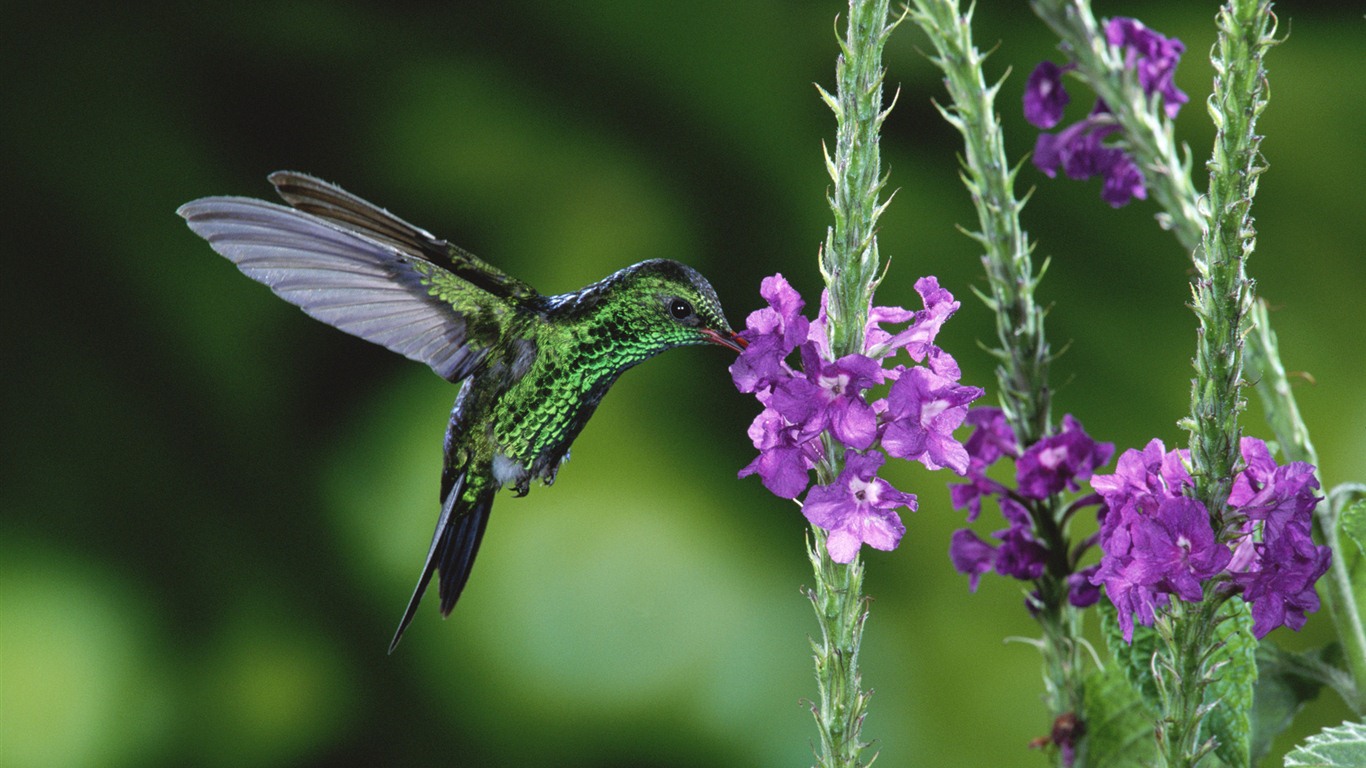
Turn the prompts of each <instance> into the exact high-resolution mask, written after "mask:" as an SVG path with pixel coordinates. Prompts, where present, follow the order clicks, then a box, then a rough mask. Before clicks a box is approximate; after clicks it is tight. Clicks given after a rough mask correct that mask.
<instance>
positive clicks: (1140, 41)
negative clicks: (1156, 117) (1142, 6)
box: [1043, 17, 1189, 127]
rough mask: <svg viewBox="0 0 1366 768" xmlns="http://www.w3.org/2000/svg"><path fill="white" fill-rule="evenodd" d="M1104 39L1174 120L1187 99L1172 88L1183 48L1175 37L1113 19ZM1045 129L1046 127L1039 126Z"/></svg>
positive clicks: (1145, 91) (1137, 23) (1135, 21)
mask: <svg viewBox="0 0 1366 768" xmlns="http://www.w3.org/2000/svg"><path fill="white" fill-rule="evenodd" d="M1105 39H1106V40H1108V41H1109V43H1110V45H1113V46H1115V47H1118V48H1123V49H1124V66H1125V68H1127V69H1130V70H1133V71H1135V72H1137V73H1138V84H1139V85H1140V86H1141V87H1142V88H1143V92H1144V93H1146V94H1148V95H1149V96H1151V95H1153V94H1159V95H1161V96H1162V102H1163V108H1164V109H1165V111H1166V113H1167V117H1169V118H1174V117H1176V113H1177V112H1179V111H1180V110H1181V105H1182V104H1185V103H1186V101H1188V100H1189V99H1188V97H1187V96H1186V94H1185V93H1183V92H1182V91H1181V90H1180V89H1179V88H1177V87H1176V83H1175V80H1174V78H1175V75H1176V65H1177V64H1179V63H1181V54H1183V53H1185V52H1186V46H1185V45H1184V44H1183V43H1182V42H1181V41H1180V40H1177V39H1176V38H1174V37H1173V38H1168V37H1164V36H1162V35H1161V34H1159V33H1157V32H1154V31H1153V30H1151V29H1148V28H1147V27H1146V26H1144V25H1143V22H1141V21H1139V20H1138V19H1129V18H1123V17H1119V18H1114V19H1111V20H1110V22H1109V23H1108V24H1106V25H1105ZM1043 127H1046V126H1043Z"/></svg>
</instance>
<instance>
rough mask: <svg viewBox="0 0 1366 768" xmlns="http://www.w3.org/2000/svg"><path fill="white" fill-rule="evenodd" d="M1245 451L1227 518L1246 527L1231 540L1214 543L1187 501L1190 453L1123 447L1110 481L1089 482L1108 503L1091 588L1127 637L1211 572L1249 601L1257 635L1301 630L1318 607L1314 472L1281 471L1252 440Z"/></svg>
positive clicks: (1202, 515)
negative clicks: (1111, 607)
mask: <svg viewBox="0 0 1366 768" xmlns="http://www.w3.org/2000/svg"><path fill="white" fill-rule="evenodd" d="M1240 448H1241V451H1242V454H1243V461H1244V462H1245V464H1246V467H1245V468H1244V469H1243V470H1242V471H1241V472H1239V473H1238V474H1236V475H1235V476H1234V478H1233V488H1232V491H1231V492H1230V494H1229V499H1228V506H1229V510H1230V511H1229V514H1230V516H1231V517H1230V519H1231V520H1239V519H1241V520H1244V521H1245V522H1244V523H1243V525H1242V531H1241V533H1239V534H1238V535H1237V536H1236V538H1235V539H1234V540H1233V541H1231V542H1230V541H1220V540H1219V539H1218V538H1217V537H1216V535H1215V532H1214V526H1213V523H1212V522H1211V520H1210V518H1209V512H1208V511H1207V510H1206V509H1205V506H1204V505H1203V504H1201V503H1200V502H1199V501H1197V500H1195V499H1192V498H1188V497H1187V496H1186V495H1185V493H1186V492H1188V491H1189V490H1190V488H1191V486H1192V485H1193V483H1192V480H1191V477H1190V474H1189V472H1187V471H1186V468H1185V463H1186V461H1187V460H1188V454H1186V453H1185V452H1184V451H1166V450H1164V448H1163V446H1162V443H1161V442H1160V441H1158V440H1153V441H1152V442H1150V443H1148V445H1147V447H1145V448H1144V449H1143V450H1142V451H1134V450H1130V451H1125V452H1124V455H1123V456H1120V458H1119V462H1118V464H1117V466H1116V471H1115V473H1114V474H1113V475H1097V476H1096V477H1094V478H1093V479H1092V480H1091V485H1092V487H1094V488H1095V489H1096V491H1097V492H1099V493H1100V495H1101V496H1102V497H1104V499H1105V502H1106V504H1107V505H1108V507H1109V511H1108V512H1107V513H1106V515H1105V517H1104V519H1103V520H1102V522H1101V530H1100V540H1101V549H1102V550H1103V552H1104V555H1103V556H1102V558H1101V562H1100V569H1099V570H1098V571H1096V573H1095V575H1094V576H1092V578H1091V582H1092V583H1093V584H1104V585H1105V593H1106V595H1108V596H1109V598H1110V601H1111V602H1113V603H1114V604H1115V607H1116V608H1117V609H1118V610H1119V619H1120V626H1121V627H1122V628H1124V631H1125V635H1124V636H1125V639H1126V640H1128V639H1131V638H1132V635H1133V622H1134V620H1135V619H1137V620H1138V622H1139V623H1141V624H1151V623H1152V622H1153V620H1154V611H1155V609H1156V608H1160V607H1162V606H1164V605H1165V604H1166V602H1167V600H1168V596H1169V595H1177V596H1178V597H1180V598H1182V599H1183V600H1188V601H1194V600H1199V599H1201V598H1202V597H1203V586H1202V582H1204V581H1207V580H1209V579H1212V578H1214V577H1215V576H1224V577H1226V578H1229V579H1230V580H1231V581H1232V587H1231V591H1241V592H1242V595H1243V599H1244V600H1246V601H1247V602H1248V603H1249V605H1251V607H1252V618H1253V632H1254V634H1256V635H1257V637H1263V636H1265V635H1266V634H1267V633H1268V632H1270V631H1271V630H1273V629H1275V628H1276V627H1279V626H1281V625H1285V626H1288V627H1290V628H1291V629H1299V628H1300V627H1302V626H1304V623H1305V613H1306V612H1310V611H1315V610H1318V607H1319V600H1318V595H1317V594H1316V593H1315V592H1314V583H1315V582H1316V581H1317V580H1318V579H1319V577H1321V576H1322V575H1323V574H1324V573H1325V572H1326V571H1327V569H1328V564H1329V561H1330V558H1331V551H1330V550H1329V549H1328V548H1327V547H1320V546H1316V545H1315V544H1314V542H1313V540H1312V538H1311V537H1310V535H1309V528H1310V523H1311V520H1312V515H1313V510H1314V506H1315V505H1316V504H1317V503H1318V501H1319V498H1318V497H1317V496H1316V495H1315V494H1314V491H1315V490H1316V489H1317V488H1318V481H1317V480H1315V479H1314V477H1313V473H1314V469H1313V467H1311V466H1309V465H1308V464H1304V463H1302V462H1295V463H1291V464H1287V465H1285V466H1278V465H1277V464H1276V462H1275V460H1274V459H1272V457H1271V453H1270V451H1269V450H1268V449H1267V447H1266V444H1265V443H1264V442H1262V441H1261V440H1257V439H1255V438H1244V439H1243V441H1242V443H1241V444H1240ZM1221 527H1223V526H1222V525H1221ZM1231 544H1232V545H1236V546H1234V547H1233V548H1232V549H1230V545H1231Z"/></svg>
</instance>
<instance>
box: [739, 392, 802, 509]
mask: <svg viewBox="0 0 1366 768" xmlns="http://www.w3.org/2000/svg"><path fill="white" fill-rule="evenodd" d="M816 437H817V435H813V434H809V433H804V432H803V431H802V429H801V427H800V426H799V425H794V424H790V423H788V422H787V420H785V419H784V418H783V417H782V415H781V414H779V413H778V412H777V411H775V410H773V409H772V408H765V409H764V410H763V411H761V412H760V413H759V415H758V416H756V417H754V421H753V422H752V423H751V424H750V425H749V439H750V440H751V441H752V442H753V443H754V447H755V448H758V449H759V455H758V457H756V458H755V459H754V461H751V462H750V463H749V465H748V466H746V467H745V468H744V469H742V470H740V472H739V477H749V476H750V475H753V474H757V475H759V479H761V480H763V483H764V487H765V488H767V489H768V490H769V492H770V493H772V494H773V495H775V496H779V497H782V498H784V499H795V498H797V497H798V496H800V495H801V493H802V491H804V490H806V486H808V485H809V484H810V483H811V477H810V472H811V468H812V467H814V466H816V460H817V458H819V456H820V449H819V447H818V445H817V443H818V441H817V440H816V439H815V438H816Z"/></svg>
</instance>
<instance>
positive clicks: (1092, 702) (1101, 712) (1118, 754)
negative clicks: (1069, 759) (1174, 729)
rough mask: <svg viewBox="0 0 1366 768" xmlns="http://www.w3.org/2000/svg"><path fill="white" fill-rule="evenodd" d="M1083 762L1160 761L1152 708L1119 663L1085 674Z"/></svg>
mask: <svg viewBox="0 0 1366 768" xmlns="http://www.w3.org/2000/svg"><path fill="white" fill-rule="evenodd" d="M1082 710H1083V722H1085V723H1086V739H1085V741H1084V742H1083V743H1084V744H1085V750H1086V753H1085V755H1084V756H1083V758H1082V760H1081V761H1079V762H1080V763H1081V764H1084V765H1096V766H1102V765H1103V766H1106V768H1128V767H1129V766H1134V768H1137V767H1138V766H1147V765H1153V764H1155V763H1156V762H1157V742H1156V740H1154V738H1153V718H1154V714H1153V712H1152V710H1151V709H1150V708H1149V707H1148V706H1147V704H1145V703H1144V701H1143V699H1142V698H1140V697H1139V695H1138V693H1137V692H1136V691H1135V690H1134V687H1133V686H1132V685H1131V684H1130V683H1129V681H1128V679H1127V678H1126V677H1125V674H1124V671H1123V670H1122V669H1120V667H1119V666H1117V665H1116V664H1113V663H1112V664H1107V665H1105V666H1104V667H1102V668H1100V669H1097V670H1095V671H1093V672H1092V673H1091V674H1090V675H1087V677H1086V702H1085V704H1084V705H1083V707H1082Z"/></svg>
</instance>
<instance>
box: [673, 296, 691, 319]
mask: <svg viewBox="0 0 1366 768" xmlns="http://www.w3.org/2000/svg"><path fill="white" fill-rule="evenodd" d="M669 314H671V315H673V316H674V319H675V320H686V319H688V318H689V317H692V305H691V304H689V303H688V302H686V301H684V300H683V299H678V298H674V299H670V300H669Z"/></svg>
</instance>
